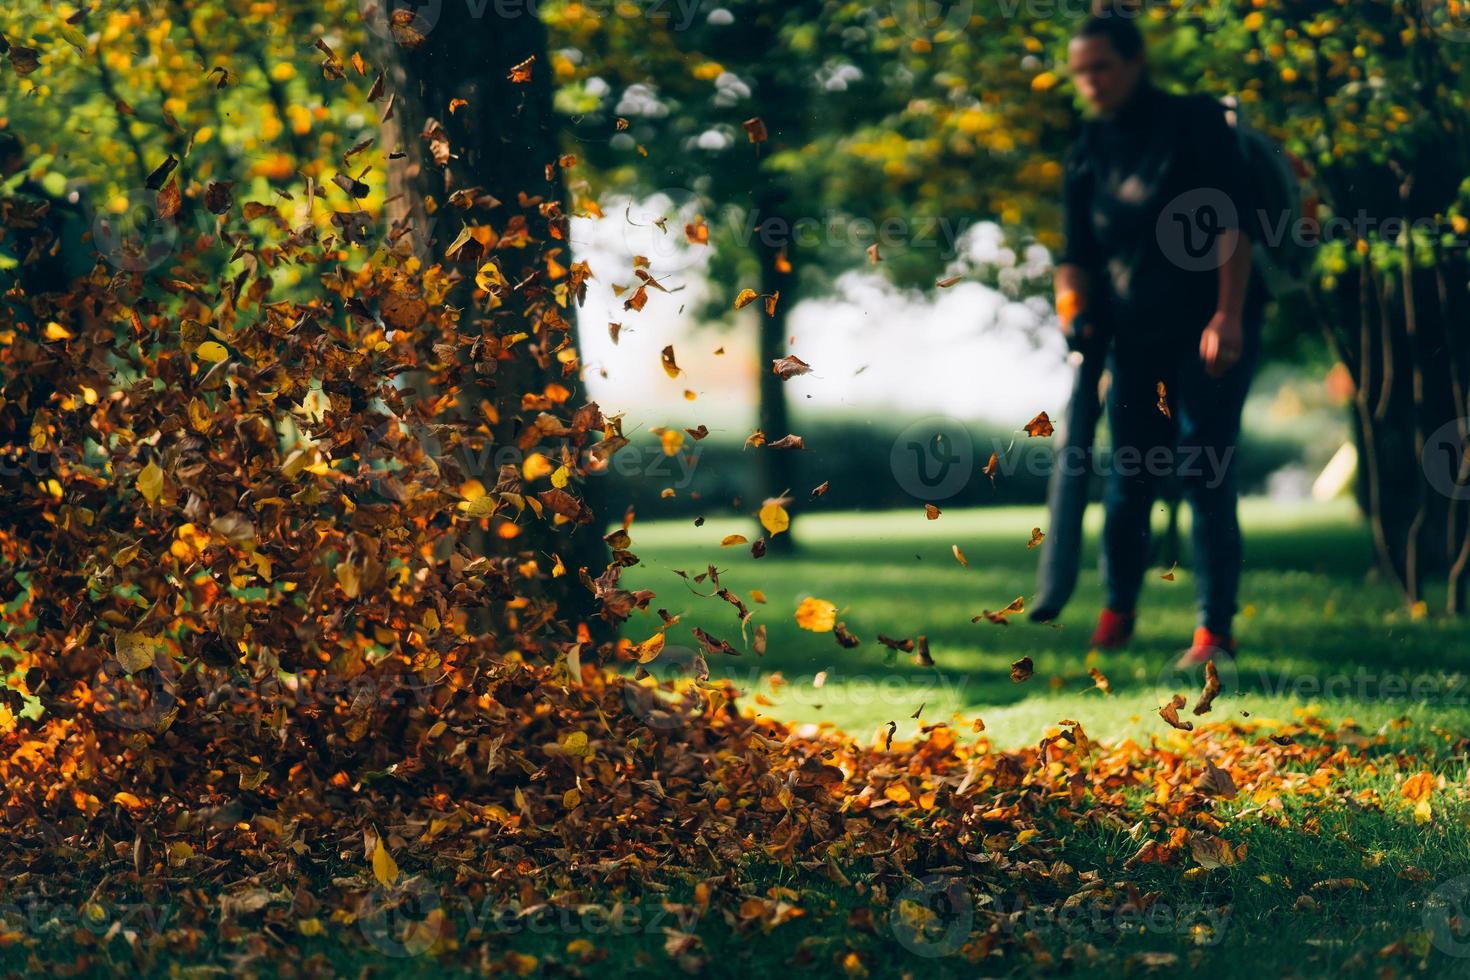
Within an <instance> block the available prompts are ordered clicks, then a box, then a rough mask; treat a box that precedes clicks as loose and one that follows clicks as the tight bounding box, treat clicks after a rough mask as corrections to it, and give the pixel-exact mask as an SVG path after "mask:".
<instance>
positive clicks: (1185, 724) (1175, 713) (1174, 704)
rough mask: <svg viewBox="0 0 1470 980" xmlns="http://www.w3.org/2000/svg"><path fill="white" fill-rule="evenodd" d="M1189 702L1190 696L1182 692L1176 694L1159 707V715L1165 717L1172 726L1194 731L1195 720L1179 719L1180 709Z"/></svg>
mask: <svg viewBox="0 0 1470 980" xmlns="http://www.w3.org/2000/svg"><path fill="white" fill-rule="evenodd" d="M1188 703H1189V699H1188V698H1186V697H1185V696H1184V695H1182V694H1176V695H1174V696H1173V697H1172V698H1170V699H1169V703H1168V704H1165V705H1163V706H1161V707H1160V708H1159V717H1160V718H1162V719H1164V721H1165V722H1167V723H1168V724H1169V725H1170V726H1171V727H1174V728H1177V729H1179V730H1180V731H1181V732H1192V731H1194V722H1192V721H1180V720H1179V709H1180V708H1182V707H1184V706H1185V705H1186V704H1188Z"/></svg>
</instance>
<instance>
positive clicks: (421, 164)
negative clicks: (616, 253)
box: [381, 0, 609, 640]
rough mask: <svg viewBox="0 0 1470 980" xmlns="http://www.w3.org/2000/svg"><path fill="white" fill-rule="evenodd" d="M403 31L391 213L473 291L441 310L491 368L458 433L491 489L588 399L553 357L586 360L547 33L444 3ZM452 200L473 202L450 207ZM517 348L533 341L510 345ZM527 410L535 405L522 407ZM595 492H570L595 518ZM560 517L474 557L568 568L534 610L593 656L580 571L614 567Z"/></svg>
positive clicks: (595, 627) (392, 135)
mask: <svg viewBox="0 0 1470 980" xmlns="http://www.w3.org/2000/svg"><path fill="white" fill-rule="evenodd" d="M385 2H386V0H385ZM398 6H401V5H399V4H392V5H389V9H393V8H396V7H398ZM406 9H408V8H405V10H406ZM406 27H407V30H403V31H400V32H398V33H397V35H396V37H395V41H394V42H392V43H388V42H385V43H384V44H383V45H381V47H382V48H383V49H384V50H385V51H386V52H387V56H386V58H385V61H386V62H387V65H388V68H387V72H388V82H389V84H388V85H387V91H388V92H389V93H391V96H390V97H391V98H392V103H391V109H390V110H389V111H390V112H391V115H390V116H389V118H388V119H387V120H386V121H385V123H384V130H383V132H384V138H385V142H386V143H387V144H388V146H387V147H386V149H387V150H388V151H389V152H390V153H392V154H401V156H400V157H399V159H398V160H396V161H395V165H394V166H393V168H392V170H391V176H390V188H389V189H390V194H391V195H392V196H394V197H396V200H395V201H394V205H395V206H394V208H393V213H394V214H395V215H396V216H397V218H398V219H399V220H400V221H402V222H404V228H401V229H399V230H400V231H401V230H404V229H407V230H408V233H409V234H411V235H412V239H411V240H412V247H413V249H414V251H415V253H416V254H418V255H419V256H420V257H421V258H422V259H424V260H426V261H433V262H439V263H442V264H443V265H444V267H445V269H446V270H450V269H452V270H454V271H456V272H457V273H458V274H459V275H460V276H461V277H462V278H461V279H460V281H459V283H458V285H457V286H456V287H455V288H453V289H452V290H451V292H450V293H449V295H448V298H447V300H446V302H447V303H449V304H451V305H453V306H456V307H458V308H460V309H461V310H462V314H461V317H460V321H459V332H460V333H461V334H463V335H468V336H471V337H474V338H476V339H477V340H479V341H481V342H482V344H483V348H484V349H485V350H487V351H489V352H490V353H489V354H488V356H481V357H479V358H478V359H477V360H476V363H475V364H474V365H473V367H474V371H475V381H473V382H471V383H467V384H465V385H463V386H462V387H461V389H460V391H459V392H458V398H459V405H460V416H461V418H462V420H464V421H465V422H466V423H467V424H469V425H484V426H485V427H486V428H487V429H488V432H487V433H486V436H487V438H488V445H486V446H485V450H484V451H482V452H480V453H479V454H478V456H477V458H478V459H479V460H481V461H484V462H486V463H490V464H491V465H489V466H488V467H481V468H482V469H488V470H489V472H475V473H470V474H468V475H470V476H473V477H475V478H478V479H480V480H481V482H482V483H484V484H485V486H486V487H487V488H493V487H494V485H495V483H496V481H497V480H498V479H499V476H500V474H498V473H497V472H495V471H494V470H495V467H494V465H493V461H494V460H496V459H497V457H498V456H499V455H500V453H501V452H502V451H504V450H506V449H507V448H508V447H517V446H518V443H519V444H520V445H519V446H518V448H519V450H520V452H519V453H518V454H516V459H517V465H516V469H517V470H519V469H520V465H519V463H520V462H522V461H523V456H524V453H525V452H526V451H528V450H533V449H535V448H537V447H539V446H541V445H543V444H545V445H548V446H549V445H551V444H552V443H553V442H554V440H541V441H536V440H534V439H533V440H532V444H531V445H526V444H525V443H526V442H527V439H526V436H527V435H528V434H529V433H531V432H533V431H534V430H532V429H531V428H530V427H531V426H533V425H534V423H535V421H536V419H537V417H538V415H540V414H541V413H542V412H548V413H549V414H551V415H554V416H556V417H557V418H558V419H559V420H561V421H562V422H565V421H567V419H568V417H569V416H570V415H571V413H572V412H574V411H575V409H576V407H577V406H579V405H580V404H582V402H583V400H584V397H585V388H584V386H583V384H582V380H581V376H580V373H581V364H580V360H579V359H572V360H570V361H569V362H566V363H564V362H563V361H562V360H560V359H559V357H558V355H559V354H561V353H562V352H564V351H566V350H571V351H573V352H574V351H575V349H576V348H575V341H576V300H575V297H572V296H569V295H567V293H568V290H567V289H566V282H567V280H566V274H565V269H566V268H568V267H570V266H571V265H572V259H571V256H570V254H569V249H570V243H569V236H568V234H567V224H568V222H567V217H566V214H565V209H564V193H565V188H564V186H563V182H562V167H561V165H560V164H559V158H560V156H561V147H560V143H559V140H558V135H559V134H558V126H557V122H556V118H555V116H554V114H553V109H552V83H551V65H550V62H549V58H548V57H547V47H546V33H545V29H544V27H543V25H542V23H541V21H540V19H539V18H538V17H536V16H535V15H534V14H533V13H532V12H531V11H530V9H529V8H520V7H513V8H507V9H506V10H505V11H504V12H502V11H501V10H500V9H499V8H498V7H497V5H495V4H486V5H483V7H481V8H475V7H474V6H472V5H470V4H463V3H446V4H443V5H442V7H441V8H440V10H439V16H438V20H437V22H435V23H429V22H427V21H425V20H422V19H419V20H417V21H415V20H413V19H410V20H408V23H407V25H406ZM446 148H447V153H448V155H447V157H446V156H445V151H446ZM436 154H437V157H436ZM456 192H463V193H462V194H461V196H460V197H459V198H457V199H455V201H454V202H451V197H452V196H453V195H455V194H456ZM400 195H401V196H400ZM464 228H472V229H480V230H481V234H482V235H484V236H485V237H486V240H487V241H488V244H487V245H482V244H481V243H479V242H477V241H470V242H469V243H468V244H467V245H464V247H462V248H460V249H458V250H456V251H454V253H453V254H450V251H449V250H450V248H451V246H452V245H454V244H455V241H456V238H457V237H458V236H460V234H461V231H462V230H463V229H464ZM485 229H488V233H486V232H485ZM390 237H391V236H390ZM491 259H493V260H494V261H495V262H496V263H497V264H498V266H499V269H500V271H501V273H502V274H503V276H504V278H505V280H506V281H507V283H508V287H509V288H507V289H506V290H504V291H503V292H502V293H501V295H500V297H499V306H498V307H495V308H491V307H490V304H489V303H488V302H486V301H485V300H484V299H483V298H481V299H479V300H477V299H476V298H475V296H474V285H475V284H474V278H475V273H476V270H477V268H478V267H479V266H480V264H481V263H483V262H486V261H487V260H491ZM558 271H559V272H560V275H558V274H557V272H558ZM520 333H529V334H530V336H529V337H528V338H526V339H523V340H519V341H512V338H514V337H515V335H516V334H520ZM553 385H555V386H560V387H561V388H564V389H566V390H567V391H568V392H569V393H570V394H569V395H568V396H567V397H566V398H565V399H564V400H562V401H560V402H559V403H556V404H553V405H550V406H549V407H548V404H547V402H546V401H545V399H544V398H540V397H539V396H543V395H545V394H546V393H547V392H548V391H554V390H555V389H553V388H551V387H549V386H553ZM526 396H533V397H534V398H535V400H534V401H532V402H531V403H529V404H527V403H526V402H525V401H523V399H525V398H526ZM487 405H488V406H489V411H486V406H487ZM599 435H600V433H594V434H593V438H592V440H591V441H596V438H597V437H598V436H599ZM552 462H553V464H555V463H556V462H557V460H556V459H555V458H553V459H552ZM597 483H598V481H597V480H596V479H595V478H593V479H588V480H587V481H585V483H583V484H582V485H580V486H575V487H569V488H568V489H569V490H573V489H575V491H576V492H577V494H578V495H579V496H580V497H581V498H582V500H583V502H584V503H586V504H587V505H588V506H589V507H590V508H591V509H592V511H593V513H594V514H597V513H598V511H599V507H598V500H597V497H598V493H597V490H598V489H599V488H598V486H597ZM527 489H528V490H531V489H532V488H530V487H528V488H527ZM549 516H550V515H547V517H548V519H546V520H542V519H532V520H526V519H523V520H522V521H521V522H520V526H521V530H522V533H521V534H520V536H518V537H516V538H513V539H511V540H510V541H509V542H505V541H503V540H500V539H498V538H497V537H496V536H495V535H493V534H492V535H489V536H481V537H480V540H479V541H478V542H476V544H475V545H472V547H476V548H477V550H481V551H482V552H483V553H489V554H497V553H499V554H507V553H510V554H514V555H515V556H516V557H517V559H518V560H522V561H524V560H529V559H534V560H538V561H540V562H543V563H545V562H546V560H547V559H548V558H549V557H550V556H551V555H559V556H560V557H561V558H562V559H563V561H564V564H565V566H566V568H567V572H568V574H565V575H563V576H561V577H559V578H552V577H549V576H544V575H543V576H539V577H538V580H537V582H536V586H535V592H536V594H537V595H538V596H540V597H542V598H545V599H547V600H549V601H551V602H554V603H556V606H557V617H556V618H557V619H558V620H562V621H566V622H567V625H568V626H569V627H571V628H572V629H573V630H575V628H576V626H577V625H578V624H581V625H584V626H585V627H586V628H587V629H588V630H589V631H590V632H591V633H592V635H593V639H594V640H597V639H605V638H607V637H608V636H609V631H608V630H607V629H606V627H605V624H603V623H602V622H601V621H600V620H598V619H596V618H595V617H594V615H593V613H594V609H595V607H594V602H593V596H592V594H591V592H590V591H589V590H587V589H586V588H585V587H584V586H583V585H582V583H581V577H580V575H579V574H578V572H579V569H584V568H585V569H586V571H587V572H588V574H589V575H590V576H591V577H592V578H596V577H597V576H598V575H599V574H601V572H602V570H603V568H604V567H605V565H606V563H607V549H606V546H605V544H604V542H603V541H602V529H601V525H600V524H599V523H598V522H597V521H596V520H594V521H593V522H592V523H590V524H587V525H582V526H577V525H567V528H570V529H571V530H570V531H568V530H567V529H566V528H561V529H558V528H556V527H554V526H553V525H552V523H551V522H550V520H549ZM494 618H495V617H494V616H493V615H492V620H493V619H494ZM512 618H514V617H512Z"/></svg>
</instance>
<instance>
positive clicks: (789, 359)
mask: <svg viewBox="0 0 1470 980" xmlns="http://www.w3.org/2000/svg"><path fill="white" fill-rule="evenodd" d="M811 370H812V366H811V365H810V364H808V363H807V362H806V361H803V360H802V359H801V358H799V357H797V356H796V355H795V354H787V355H786V356H785V357H778V358H776V359H775V360H774V361H772V362H771V373H772V374H774V375H776V377H778V378H780V379H781V380H782V381H785V380H787V379H789V378H794V377H796V376H798V375H802V374H810V373H811Z"/></svg>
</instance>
